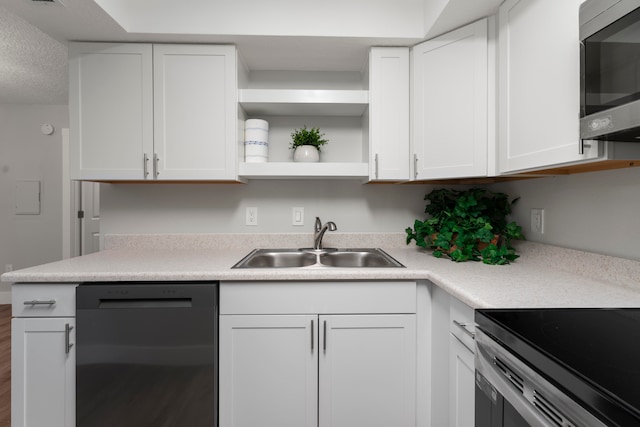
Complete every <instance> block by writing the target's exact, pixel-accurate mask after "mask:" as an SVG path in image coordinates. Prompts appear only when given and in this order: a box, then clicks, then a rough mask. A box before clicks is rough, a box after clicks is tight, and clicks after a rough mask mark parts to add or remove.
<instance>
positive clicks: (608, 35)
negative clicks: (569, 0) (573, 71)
mask: <svg viewBox="0 0 640 427" xmlns="http://www.w3.org/2000/svg"><path fill="white" fill-rule="evenodd" d="M580 48H581V49H580V60H581V61H580V94H581V99H580V104H581V108H580V137H581V138H582V139H583V140H584V139H586V140H593V139H597V140H604V141H623V142H638V141H640V1H638V0H587V1H586V2H584V3H583V4H582V5H581V7H580Z"/></svg>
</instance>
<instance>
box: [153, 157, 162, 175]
mask: <svg viewBox="0 0 640 427" xmlns="http://www.w3.org/2000/svg"><path fill="white" fill-rule="evenodd" d="M159 161H160V158H159V157H158V154H156V153H153V176H154V178H158V175H160V169H159V168H158V162H159Z"/></svg>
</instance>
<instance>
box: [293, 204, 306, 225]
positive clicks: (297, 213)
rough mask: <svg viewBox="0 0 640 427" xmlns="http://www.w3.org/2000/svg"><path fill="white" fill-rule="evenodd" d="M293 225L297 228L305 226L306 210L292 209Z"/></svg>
mask: <svg viewBox="0 0 640 427" xmlns="http://www.w3.org/2000/svg"><path fill="white" fill-rule="evenodd" d="M291 225H295V226H299V225H304V208H302V207H293V208H291Z"/></svg>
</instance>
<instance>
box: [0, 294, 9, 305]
mask: <svg viewBox="0 0 640 427" xmlns="http://www.w3.org/2000/svg"><path fill="white" fill-rule="evenodd" d="M0 304H11V291H0Z"/></svg>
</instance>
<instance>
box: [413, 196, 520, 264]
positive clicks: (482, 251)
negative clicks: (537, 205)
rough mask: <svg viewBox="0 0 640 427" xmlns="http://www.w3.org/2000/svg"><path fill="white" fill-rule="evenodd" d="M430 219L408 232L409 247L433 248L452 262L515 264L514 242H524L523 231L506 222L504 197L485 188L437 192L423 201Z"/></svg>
mask: <svg viewBox="0 0 640 427" xmlns="http://www.w3.org/2000/svg"><path fill="white" fill-rule="evenodd" d="M424 199H425V200H427V201H428V203H427V206H426V209H425V212H426V213H427V214H429V218H427V219H426V220H424V221H421V220H418V219H417V220H416V221H415V223H414V225H413V228H411V227H409V228H407V229H406V232H407V244H409V243H410V242H411V241H412V240H415V242H416V245H418V246H420V247H423V248H432V249H433V256H435V257H437V258H440V257H442V256H443V255H446V256H448V257H449V258H451V260H453V261H458V262H461V261H480V260H482V262H484V263H485V264H508V263H509V262H511V261H514V260H515V259H516V258H518V257H519V255H516V251H515V249H514V248H513V247H512V246H511V241H512V240H514V239H524V236H523V234H522V227H520V226H519V225H517V224H516V223H515V222H507V216H508V215H509V214H510V213H511V208H512V206H513V205H514V203H516V202H517V201H518V199H519V198H516V199H514V200H512V201H509V197H508V196H507V195H506V194H504V193H494V192H491V191H489V190H485V189H482V188H471V189H469V190H452V189H446V188H445V189H438V190H433V191H432V192H430V193H429V194H427V195H426V196H425V197H424Z"/></svg>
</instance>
